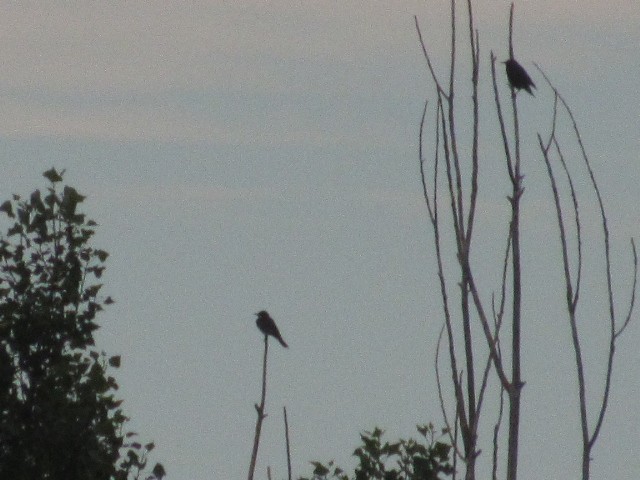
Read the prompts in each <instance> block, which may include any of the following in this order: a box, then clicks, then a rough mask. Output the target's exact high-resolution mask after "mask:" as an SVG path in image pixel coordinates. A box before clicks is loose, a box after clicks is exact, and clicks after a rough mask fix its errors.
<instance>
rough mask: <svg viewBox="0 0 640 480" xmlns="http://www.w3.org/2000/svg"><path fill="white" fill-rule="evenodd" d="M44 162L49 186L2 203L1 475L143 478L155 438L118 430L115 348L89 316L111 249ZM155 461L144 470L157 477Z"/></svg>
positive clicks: (97, 305)
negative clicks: (95, 240) (96, 238)
mask: <svg viewBox="0 0 640 480" xmlns="http://www.w3.org/2000/svg"><path fill="white" fill-rule="evenodd" d="M63 173H64V172H61V173H58V172H57V171H56V170H55V169H51V170H48V171H47V172H45V173H44V176H45V177H46V178H47V180H48V181H49V182H50V186H49V187H48V188H47V190H46V193H44V194H43V193H41V192H40V190H36V191H35V192H33V193H32V194H31V195H30V197H29V198H28V199H23V198H21V197H20V196H19V195H13V197H12V199H11V200H7V201H6V202H4V203H3V204H2V205H0V211H1V212H3V213H4V214H5V215H6V217H7V218H8V220H9V223H10V224H11V226H10V227H9V228H8V230H7V232H6V235H4V236H0V478H11V479H15V480H21V479H25V480H27V479H29V480H31V479H52V480H57V479H60V480H62V479H64V480H73V479H78V480H93V479H96V480H97V479H100V480H106V479H114V480H126V479H128V478H140V475H143V473H142V472H143V471H144V468H145V467H146V463H147V454H148V452H149V451H150V450H152V449H153V443H148V444H146V445H144V446H143V445H141V444H140V443H138V442H135V441H134V440H133V438H134V437H135V435H136V434H135V433H132V432H125V428H124V427H125V423H126V422H127V420H128V418H127V417H126V416H125V415H124V413H123V411H122V409H121V408H120V407H121V403H122V400H118V399H117V398H116V397H115V391H116V390H117V388H118V385H117V383H116V381H115V379H114V378H113V377H112V376H111V375H110V374H109V370H110V369H115V368H118V367H119V366H120V357H119V356H107V355H106V354H105V353H104V352H102V351H98V350H96V349H95V342H94V332H95V331H96V330H97V329H98V325H97V323H96V322H95V317H96V315H97V313H98V312H100V311H101V310H102V309H103V307H104V306H105V305H109V304H110V303H112V300H111V298H110V297H108V296H107V297H104V296H102V295H100V290H101V287H102V284H101V283H99V280H100V278H101V276H102V273H103V271H104V269H105V261H106V259H107V257H108V253H107V252H105V251H104V250H99V249H96V248H93V247H91V246H90V244H89V241H90V239H91V237H92V236H93V234H94V232H95V227H96V226H97V224H96V223H95V222H94V221H93V220H88V219H87V218H86V217H85V215H84V214H82V213H80V212H79V211H78V205H79V204H80V203H82V201H83V200H84V198H85V197H84V196H82V195H80V194H79V193H78V192H77V191H76V190H75V189H74V188H72V187H69V186H65V187H64V188H63V189H62V191H61V192H60V190H59V184H60V183H61V182H62V180H63V178H62V176H63ZM163 475H164V469H163V468H162V465H160V464H157V465H156V466H155V468H154V469H153V472H152V474H150V475H149V476H147V477H146V478H148V479H152V478H154V479H155V478H158V479H160V478H162V476H163Z"/></svg>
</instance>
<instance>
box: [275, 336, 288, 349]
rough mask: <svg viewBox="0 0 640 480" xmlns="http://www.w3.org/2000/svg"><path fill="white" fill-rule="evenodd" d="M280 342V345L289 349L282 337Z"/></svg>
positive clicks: (279, 338)
mask: <svg viewBox="0 0 640 480" xmlns="http://www.w3.org/2000/svg"><path fill="white" fill-rule="evenodd" d="M278 341H279V342H280V345H282V346H283V347H284V348H289V345H287V342H285V341H284V340H283V339H282V337H278Z"/></svg>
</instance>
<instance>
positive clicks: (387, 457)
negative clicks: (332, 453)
mask: <svg viewBox="0 0 640 480" xmlns="http://www.w3.org/2000/svg"><path fill="white" fill-rule="evenodd" d="M417 428H418V432H419V433H420V435H421V437H422V439H421V440H420V441H417V440H414V439H409V440H404V439H400V440H398V441H397V442H394V443H389V442H384V443H382V435H383V434H384V432H383V431H382V430H380V429H379V428H375V429H374V430H373V432H365V433H363V434H361V435H360V439H361V440H362V445H361V446H360V447H358V448H356V450H355V451H354V452H353V455H354V456H355V457H357V458H358V462H359V464H358V466H357V467H356V469H355V473H354V475H353V476H352V477H349V475H348V474H346V473H345V471H344V470H343V469H342V468H340V467H337V466H335V465H334V463H333V461H330V462H328V463H327V464H326V465H325V464H323V463H321V462H311V464H312V465H313V475H312V476H311V477H308V478H305V477H301V478H300V479H299V480H350V479H353V480H369V479H381V480H440V479H442V478H443V477H441V476H440V474H443V475H445V476H449V475H451V474H452V473H453V470H454V469H453V466H452V465H451V463H450V460H449V454H450V451H451V446H450V445H447V444H446V443H443V442H440V441H439V440H437V438H436V431H435V429H434V427H433V425H431V424H429V425H423V426H418V427H417ZM442 433H443V434H444V433H446V432H442ZM421 442H423V443H421Z"/></svg>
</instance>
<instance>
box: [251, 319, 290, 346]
mask: <svg viewBox="0 0 640 480" xmlns="http://www.w3.org/2000/svg"><path fill="white" fill-rule="evenodd" d="M256 315H257V316H258V318H257V319H256V325H257V326H258V328H259V329H260V331H261V332H262V333H264V335H265V337H266V336H267V335H271V336H272V337H274V338H275V339H276V340H278V341H279V342H280V344H281V345H282V346H283V347H284V348H289V345H287V342H285V341H284V340H283V339H282V335H280V331H279V330H278V327H277V326H276V322H274V321H273V318H271V317H270V316H269V314H268V313H267V311H266V310H261V311H260V312H258V313H256Z"/></svg>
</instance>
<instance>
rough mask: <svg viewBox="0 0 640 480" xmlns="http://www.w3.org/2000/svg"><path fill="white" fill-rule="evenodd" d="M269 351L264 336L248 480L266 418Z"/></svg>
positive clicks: (253, 465)
mask: <svg viewBox="0 0 640 480" xmlns="http://www.w3.org/2000/svg"><path fill="white" fill-rule="evenodd" d="M268 351H269V342H268V337H267V335H265V336H264V357H263V360H262V395H261V396H260V405H258V404H256V405H255V407H256V412H257V413H258V419H257V420H256V432H255V436H254V438H253V451H252V452H251V463H250V464H249V476H248V477H247V478H248V480H253V474H254V472H255V470H256V460H257V458H258V447H259V446H260V432H261V431H262V421H263V420H264V418H265V417H266V416H267V414H266V413H264V405H265V399H266V397H267V353H268Z"/></svg>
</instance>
